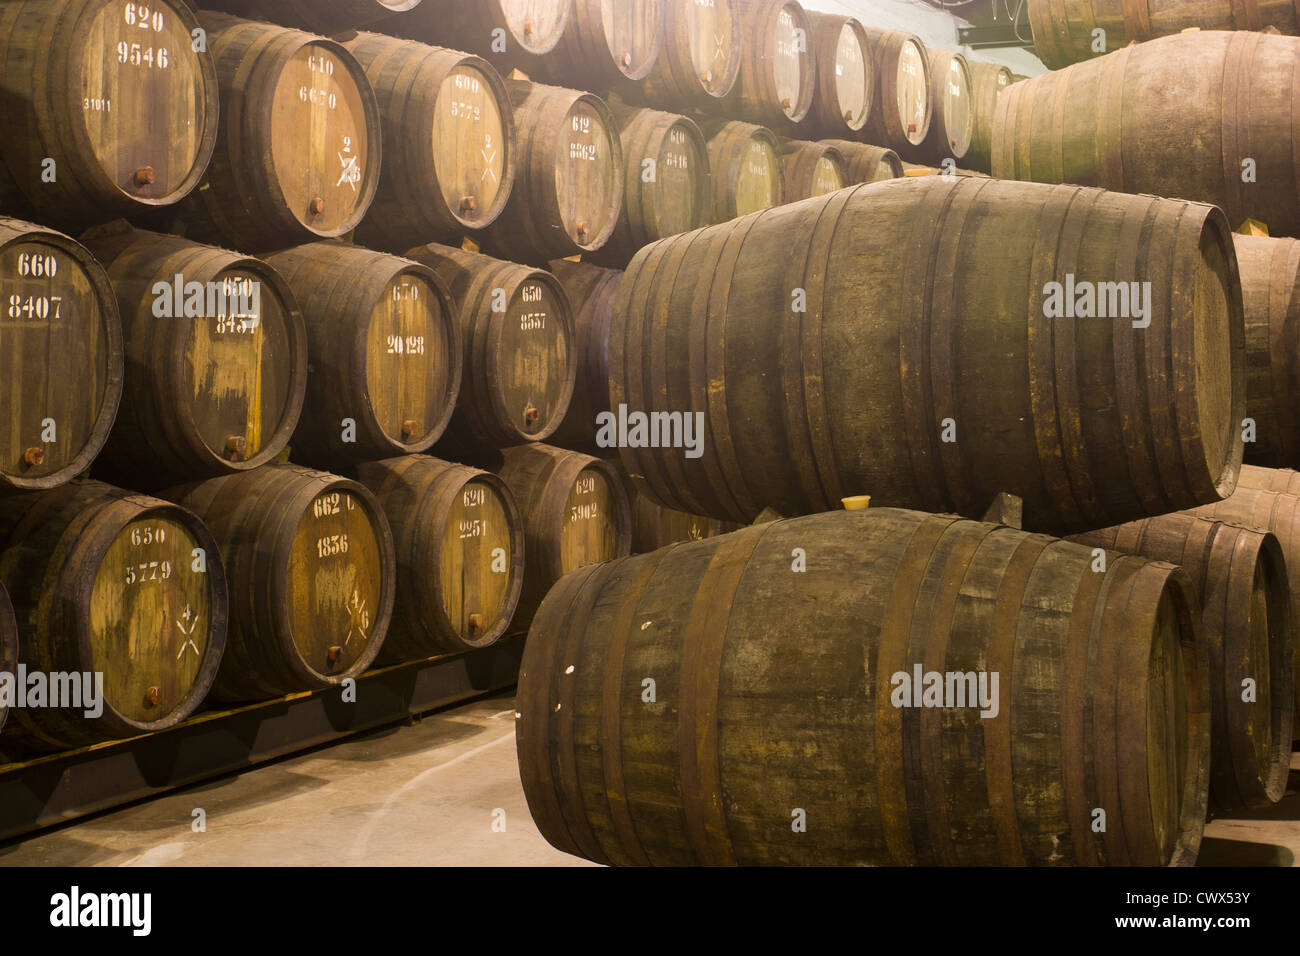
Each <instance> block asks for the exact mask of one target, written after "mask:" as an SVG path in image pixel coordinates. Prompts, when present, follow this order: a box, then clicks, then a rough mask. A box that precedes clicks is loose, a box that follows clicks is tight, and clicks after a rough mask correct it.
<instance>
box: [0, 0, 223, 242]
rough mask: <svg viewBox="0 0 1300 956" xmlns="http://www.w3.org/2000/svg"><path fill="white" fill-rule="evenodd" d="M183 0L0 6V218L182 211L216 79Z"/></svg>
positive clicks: (68, 222) (25, 0)
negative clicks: (1, 102) (0, 109)
mask: <svg viewBox="0 0 1300 956" xmlns="http://www.w3.org/2000/svg"><path fill="white" fill-rule="evenodd" d="M198 25H199V24H198V21H197V20H196V19H195V17H194V14H193V13H192V12H191V11H190V8H189V7H188V6H187V5H186V4H185V3H183V2H179V0H153V2H149V3H123V2H120V0H11V2H8V3H4V4H0V87H3V89H4V91H5V109H4V118H5V132H4V136H3V137H0V159H3V162H4V165H5V166H6V167H7V175H5V173H3V172H0V208H2V209H4V211H5V212H7V213H16V214H21V215H27V216H30V217H31V218H36V219H39V220H40V221H41V222H44V223H48V224H50V225H58V226H60V227H62V228H69V229H70V228H79V227H84V226H87V225H91V224H93V223H97V222H103V221H104V220H106V219H112V218H113V217H114V216H119V215H130V214H133V213H140V212H143V211H145V210H147V209H150V208H151V207H159V206H168V205H171V204H172V203H175V202H178V201H179V200H180V199H182V198H183V197H184V196H185V195H187V194H188V193H189V192H190V191H191V190H192V189H194V188H195V187H197V186H198V185H199V181H200V180H201V179H202V177H203V173H204V170H206V169H207V167H208V162H209V161H210V160H211V158H212V151H213V148H214V146H215V145H216V139H217V113H218V105H217V75H216V70H215V69H214V67H213V62H212V56H211V55H210V54H208V53H207V52H201V53H200V52H196V51H195V50H194V48H193V45H192V40H191V38H190V34H191V32H192V31H193V30H195V29H197V28H198Z"/></svg>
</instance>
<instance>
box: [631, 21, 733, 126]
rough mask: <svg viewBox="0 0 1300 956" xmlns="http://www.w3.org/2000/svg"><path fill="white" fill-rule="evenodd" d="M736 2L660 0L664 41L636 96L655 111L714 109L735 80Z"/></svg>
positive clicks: (730, 90)
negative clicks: (655, 108)
mask: <svg viewBox="0 0 1300 956" xmlns="http://www.w3.org/2000/svg"><path fill="white" fill-rule="evenodd" d="M742 22H743V13H742V10H741V0H708V2H704V3H701V2H700V0H664V42H663V46H662V48H661V49H660V51H659V57H658V59H657V60H656V61H655V65H654V67H653V68H652V69H651V71H650V74H649V75H648V76H647V77H646V78H645V80H644V81H643V82H642V84H641V91H640V93H639V94H631V93H625V94H624V95H625V96H633V95H636V96H638V97H639V98H640V99H643V100H644V101H645V102H646V103H647V104H648V105H650V106H654V107H658V108H659V109H675V110H687V109H692V108H699V109H704V110H710V111H714V110H715V108H717V107H718V106H720V104H721V102H722V101H723V100H725V99H726V97H727V96H728V95H730V93H731V92H732V90H734V89H735V86H736V83H737V82H739V80H740V38H741V31H742V29H743V27H742Z"/></svg>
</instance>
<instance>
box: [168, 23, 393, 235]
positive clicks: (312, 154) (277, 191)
mask: <svg viewBox="0 0 1300 956" xmlns="http://www.w3.org/2000/svg"><path fill="white" fill-rule="evenodd" d="M199 19H200V21H201V22H202V24H203V27H204V29H206V30H207V31H208V47H209V49H210V50H211V51H212V55H213V57H214V58H215V60H216V65H217V77H218V79H219V81H220V84H221V100H222V103H223V104H224V105H225V106H226V108H225V109H224V110H223V111H222V123H221V134H220V136H218V138H217V149H216V152H215V153H214V154H213V157H212V165H211V166H210V167H209V169H208V175H207V178H206V179H205V180H204V182H203V185H202V186H200V187H199V188H198V189H197V190H195V192H194V193H193V194H192V195H190V196H189V198H187V199H186V200H185V201H184V202H183V203H181V204H180V206H179V210H180V215H181V219H182V223H181V225H182V227H183V229H184V232H185V235H186V236H188V237H189V238H191V239H196V240H199V241H202V242H210V243H213V244H214V245H226V246H229V247H231V248H235V249H242V250H245V251H248V252H265V251H268V250H271V249H278V248H281V247H283V246H286V245H291V244H296V243H302V242H310V241H311V240H313V239H323V238H331V237H335V236H342V235H343V234H345V233H348V232H351V231H352V230H353V229H355V228H356V227H357V224H358V223H360V222H361V220H362V218H363V217H364V216H365V214H366V210H367V209H369V208H370V203H371V201H372V200H373V199H374V197H375V189H376V187H377V186H378V183H379V170H380V165H381V152H382V146H381V137H380V127H379V104H378V103H377V101H376V99H375V94H374V91H373V90H372V89H371V88H370V84H369V82H367V80H366V74H365V71H364V70H363V69H362V68H361V64H359V63H358V62H357V61H356V60H355V59H353V57H352V54H350V53H348V51H347V50H346V49H345V48H344V47H343V46H341V45H340V44H338V43H335V42H334V41H333V40H327V39H325V38H324V37H320V36H316V35H315V34H311V33H304V32H302V31H301V30H288V29H284V28H282V27H277V26H272V25H271V24H269V23H258V22H254V21H251V20H240V19H238V18H236V17H231V16H227V15H226V14H223V13H207V12H205V13H201V14H200V15H199ZM250 117H251V119H250ZM167 231H178V230H177V229H169V230H167Z"/></svg>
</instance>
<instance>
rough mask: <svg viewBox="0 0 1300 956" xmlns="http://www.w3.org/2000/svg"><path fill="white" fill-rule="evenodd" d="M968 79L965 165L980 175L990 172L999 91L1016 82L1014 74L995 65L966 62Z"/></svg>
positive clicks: (972, 61)
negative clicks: (969, 121) (969, 107)
mask: <svg viewBox="0 0 1300 956" xmlns="http://www.w3.org/2000/svg"><path fill="white" fill-rule="evenodd" d="M966 66H967V67H969V68H970V76H971V83H972V89H971V103H972V106H973V109H974V114H975V116H974V121H973V129H972V131H971V141H970V149H969V150H967V152H966V158H965V160H964V162H965V163H966V165H967V166H969V167H971V168H972V169H976V170H979V171H980V172H982V173H987V172H990V171H991V170H992V169H993V120H994V117H995V115H996V114H997V109H998V98H999V97H1000V96H1001V95H1002V91H1003V90H1005V89H1006V88H1007V87H1008V86H1010V85H1011V84H1012V83H1014V82H1015V80H1014V74H1013V73H1012V72H1011V71H1010V70H1008V69H1007V68H1006V67H1005V66H999V65H998V64H996V63H981V62H980V61H978V60H967V61H966Z"/></svg>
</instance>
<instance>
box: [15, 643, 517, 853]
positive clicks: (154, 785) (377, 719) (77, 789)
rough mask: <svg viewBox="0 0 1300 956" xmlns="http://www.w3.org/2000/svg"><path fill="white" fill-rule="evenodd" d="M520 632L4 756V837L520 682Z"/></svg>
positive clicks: (73, 817) (239, 768) (232, 771)
mask: <svg viewBox="0 0 1300 956" xmlns="http://www.w3.org/2000/svg"><path fill="white" fill-rule="evenodd" d="M523 644H524V636H523V635H522V634H519V635H515V636H512V637H505V638H502V639H501V640H500V641H498V642H497V643H496V644H494V645H493V646H491V647H487V648H484V649H482V650H477V651H471V652H469V653H465V654H454V655H448V656H445V657H435V658H430V659H427V660H422V661H416V662H413V663H408V664H399V665H397V666H395V667H385V668H382V669H378V670H373V671H369V672H368V673H366V674H364V675H362V676H361V677H360V678H358V679H357V686H356V702H355V703H345V702H344V701H343V699H342V693H341V691H340V689H339V688H337V687H335V688H331V689H329V690H323V691H314V692H311V693H302V694H291V695H289V696H287V697H280V698H277V699H275V700H270V701H264V702H260V703H256V704H248V705H245V706H241V707H237V708H234V709H228V710H218V711H204V712H202V713H199V714H198V715H196V716H194V717H192V718H190V719H189V720H187V721H185V722H184V723H182V724H179V725H177V726H176V727H173V728H171V729H170V730H165V731H161V732H159V733H155V734H147V735H145V736H143V737H135V738H131V739H128V740H114V741H110V742H108V743H104V744H97V745H95V746H93V747H84V748H81V749H79V750H72V751H66V752H63V753H57V754H50V755H47V756H41V757H37V758H34V759H30V760H26V761H24V762H19V763H11V764H4V763H0V840H9V839H12V838H14V837H17V836H20V835H22V834H26V833H31V832H32V831H34V830H40V829H43V828H45V827H50V826H55V825H57V824H60V823H66V822H68V821H70V820H74V819H76V818H78V817H82V816H86V815H87V814H91V813H97V812H99V811H102V810H107V809H109V808H112V807H116V806H120V805H122V804H125V803H130V802H132V801H134V800H140V799H142V798H145V797H150V796H154V795H156V794H159V793H163V792H165V791H167V790H172V789H175V788H177V787H184V786H188V785H190V784H194V783H198V782H200V781H203V780H209V779H211V778H213V777H220V776H223V775H226V774H230V773H234V772H236V771H239V770H244V769H246V768H248V767H252V766H255V765H257V764H260V763H264V762H266V761H268V760H274V759H276V758H277V757H283V756H285V755H287V754H292V753H296V752H298V751H302V750H307V749H309V748H312V747H317V746H320V745H321V744H325V743H329V742H331V741H334V740H338V739H339V738H342V737H346V736H349V735H351V734H356V733H361V732H363V731H367V730H373V729H374V728H377V727H383V726H385V725H388V724H394V723H398V722H401V721H403V720H407V719H408V718H409V717H411V716H412V715H415V714H421V713H424V712H427V711H430V710H435V709H437V708H439V707H445V706H447V705H449V704H454V703H456V702H458V701H462V700H466V699H468V698H471V697H477V696H480V695H483V694H486V693H490V692H492V691H497V690H503V689H505V688H508V687H512V686H514V684H515V682H516V679H517V677H518V674H519V661H520V658H521V657H522V655H523Z"/></svg>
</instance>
